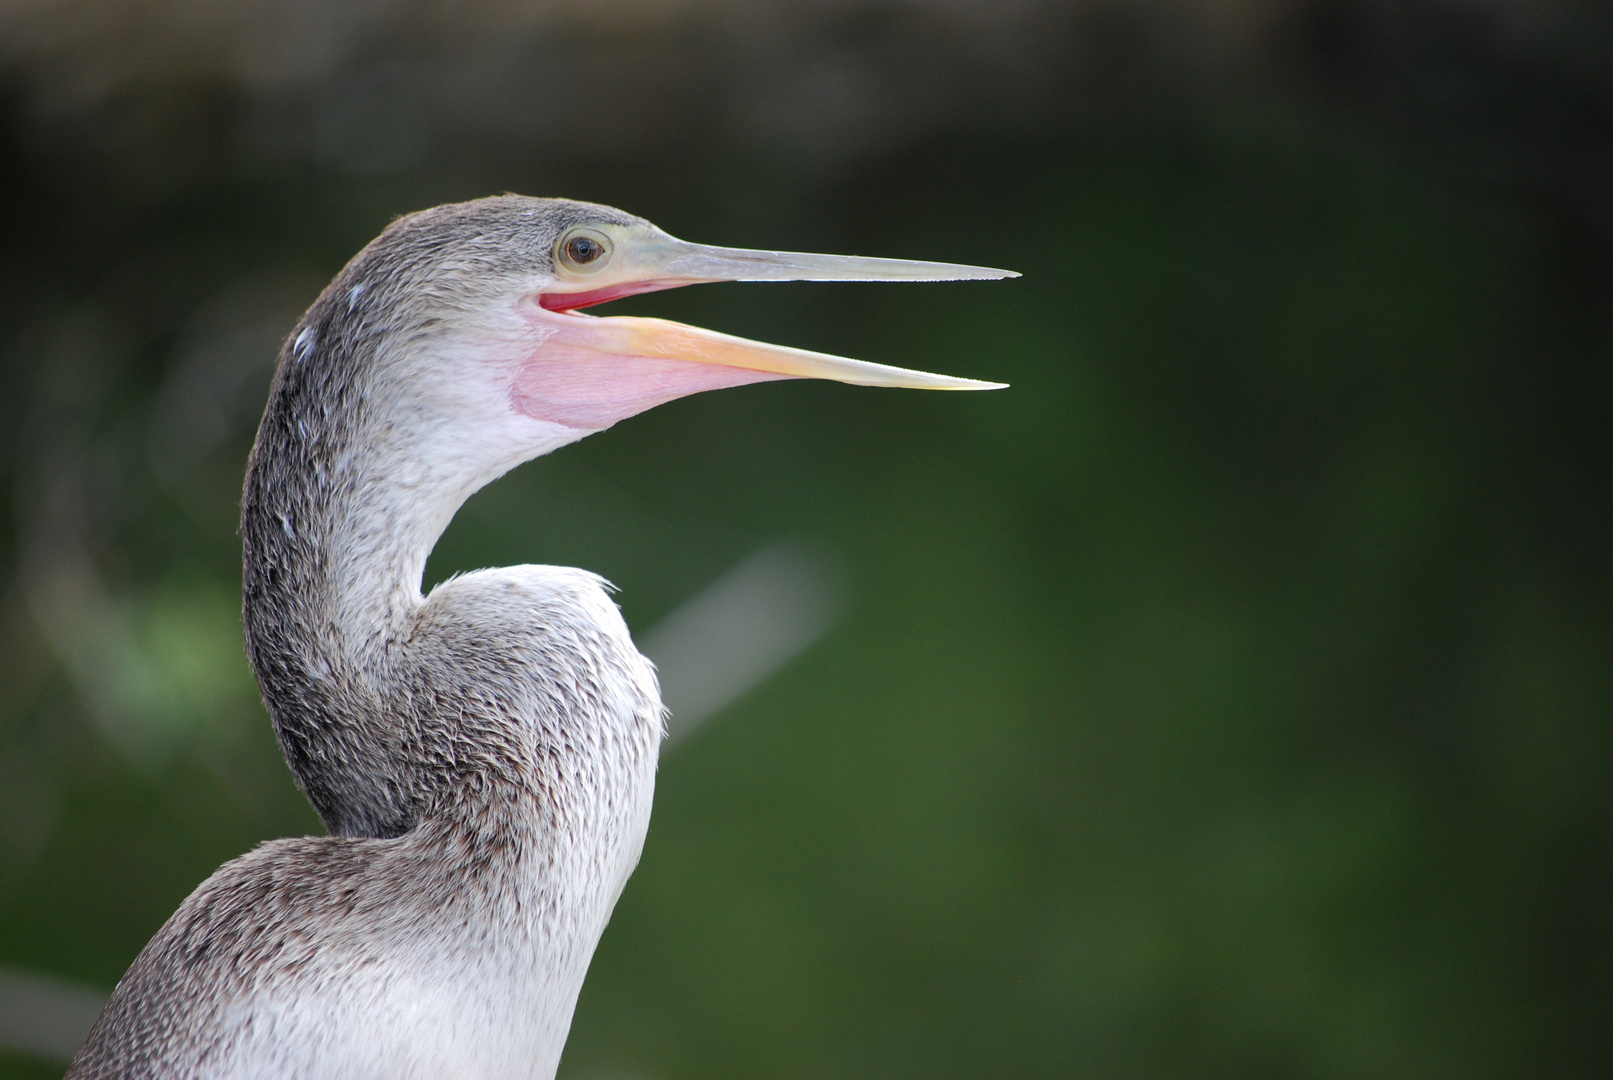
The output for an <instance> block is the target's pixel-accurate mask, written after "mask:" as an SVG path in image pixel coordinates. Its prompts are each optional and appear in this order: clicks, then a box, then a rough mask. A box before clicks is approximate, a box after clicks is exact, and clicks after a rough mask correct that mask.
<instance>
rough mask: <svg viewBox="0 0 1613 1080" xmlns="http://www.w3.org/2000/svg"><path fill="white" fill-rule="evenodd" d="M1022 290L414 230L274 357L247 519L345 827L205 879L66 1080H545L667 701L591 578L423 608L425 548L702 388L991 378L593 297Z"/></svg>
mask: <svg viewBox="0 0 1613 1080" xmlns="http://www.w3.org/2000/svg"><path fill="white" fill-rule="evenodd" d="M578 244H581V245H582V246H580V247H579V246H576V245H578ZM1004 276H1010V275H1009V274H1008V272H1006V271H1000V270H992V269H990V268H986V267H966V266H952V265H949V264H942V263H917V262H902V261H898V260H888V259H866V258H859V257H842V256H826V255H808V254H801V253H789V252H751V251H739V250H736V249H728V248H712V247H703V246H701V245H694V244H687V243H685V242H683V241H680V240H676V239H675V238H673V237H670V236H668V235H667V234H665V233H662V232H660V231H659V230H657V229H655V228H654V226H651V225H650V224H649V223H648V222H644V221H642V220H640V219H638V218H634V217H631V216H630V215H627V214H624V213H622V212H621V211H619V210H614V209H611V208H610V207H605V206H597V205H594V204H590V203H578V202H569V201H565V200H555V199H528V198H523V197H520V196H514V195H506V196H501V197H499V198H493V199H481V200H477V201H475V202H469V203H458V204H453V205H449V206H440V207H437V208H436V209H433V210H427V211H425V212H423V213H419V214H413V215H410V216H409V217H405V218H402V219H400V220H398V221H396V222H394V223H393V224H392V226H391V227H390V228H388V229H387V230H386V231H385V232H383V233H382V234H381V235H380V236H379V237H378V238H377V239H376V240H375V241H374V242H373V243H371V244H370V245H369V246H368V247H366V248H365V249H364V250H363V251H361V252H360V253H359V254H358V255H357V256H355V257H354V259H353V261H352V262H350V263H349V264H348V265H347V266H346V268H344V269H343V270H342V272H341V273H340V274H338V275H337V277H336V279H335V280H334V281H333V282H331V284H330V286H329V287H328V288H326V290H325V291H324V293H323V294H321V295H320V297H319V299H318V300H317V301H315V302H314V305H313V306H312V307H311V308H309V310H308V312H307V314H305V315H304V316H303V318H302V320H301V321H300V322H299V323H298V325H297V327H296V329H295V330H293V332H292V334H291V336H290V337H289V338H288V340H287V342H286V344H285V346H284V348H283V349H282V350H281V354H280V360H279V367H278V369H277V372H276V375H275V380H274V385H273V387H272V388H271V390H270V393H269V403H268V406H267V408H266V409H265V411H264V415H263V423H262V426H261V427H260V428H259V430H258V438H257V442H256V444H255V445H254V447H253V450H252V458H251V461H250V463H249V465H248V467H247V478H246V490H245V494H244V497H243V501H242V515H241V534H242V539H243V547H244V559H243V578H242V594H243V614H244V618H245V623H246V645H247V654H248V656H249V657H250V659H251V661H252V666H253V668H254V670H255V671H256V672H257V676H258V682H259V685H260V687H261V688H262V690H263V699H264V702H265V704H266V705H267V706H268V709H269V715H270V717H271V718H272V720H273V722H274V728H275V733H276V735H277V736H278V737H279V739H280V745H281V748H282V749H283V750H284V751H285V755H286V761H287V763H288V764H289V765H290V766H291V771H292V774H293V775H294V776H295V777H296V780H297V783H298V785H299V786H300V787H301V788H302V790H303V791H304V792H305V793H306V794H307V796H308V799H309V801H310V802H312V803H313V805H314V809H316V810H317V811H318V812H319V815H320V817H321V818H323V819H324V821H325V824H326V825H327V826H328V827H329V829H330V831H331V833H332V835H331V836H329V837H318V838H313V837H310V838H304V839H300V840H280V841H275V842H273V843H269V844H265V845H263V846H262V847H260V848H258V849H257V850H256V851H254V852H252V853H251V854H249V855H247V856H245V857H244V858H241V859H237V860H236V861H234V862H232V863H229V864H228V865H226V866H225V867H223V868H222V869H221V870H219V871H218V873H216V874H214V875H213V876H212V877H211V878H209V879H208V880H207V881H206V882H204V883H203V884H202V886H201V887H200V888H199V889H197V890H196V892H195V893H193V894H192V895H191V896H190V897H189V898H188V899H187V900H186V901H185V902H184V904H182V905H181V906H180V909H179V911H178V912H177V913H176V914H175V915H174V916H173V918H171V919H170V920H169V921H168V923H167V924H166V925H165V926H164V927H163V928H162V929H161V930H160V931H159V932H158V933H157V936H156V937H155V938H153V939H152V941H151V943H150V944H149V945H148V946H147V947H146V948H145V950H144V951H143V952H141V954H140V956H139V957H138V958H136V960H135V962H134V965H133V967H131V968H130V970H129V973H128V974H127V975H126V976H125V977H124V979H123V981H122V982H121V983H119V985H118V988H117V990H116V991H115V992H114V993H113V995H112V1000H111V1002H110V1004H109V1005H108V1006H107V1008H106V1011H105V1013H104V1014H103V1015H102V1017H101V1019H100V1020H99V1022H98V1023H97V1024H96V1025H95V1028H94V1030H93V1031H92V1032H91V1034H90V1037H89V1040H88V1041H87V1042H86V1043H85V1045H84V1047H83V1049H82V1050H81V1051H80V1053H79V1055H78V1057H77V1058H76V1059H75V1061H74V1063H73V1066H72V1068H71V1069H70V1071H69V1073H68V1076H69V1077H70V1078H73V1080H92V1078H93V1080H100V1078H111V1077H120V1078H131V1080H136V1078H153V1080H154V1078H159V1077H161V1078H172V1080H202V1078H207V1080H224V1078H230V1080H248V1078H264V1080H267V1078H270V1077H297V1078H300V1080H324V1078H329V1080H338V1078H341V1080H383V1078H387V1080H401V1078H410V1077H420V1078H425V1077H461V1076H462V1077H477V1078H480V1080H506V1078H508V1080H516V1078H521V1080H550V1078H552V1077H553V1075H554V1072H555V1067H556V1065H557V1063H558V1061H559V1058H560V1051H561V1048H562V1046H563V1045H564V1044H565V1036H566V1031H567V1029H568V1028H569V1027H570V1024H571V1014H572V1009H573V1008H574V1006H575V1004H576V1000H577V993H578V991H579V990H580V988H581V986H582V980H583V976H584V974H585V972H586V971H587V967H588V961H589V959H590V958H591V956H592V955H593V951H594V946H595V945H596V944H597V942H598V940H599V935H600V933H601V932H602V931H603V930H604V927H605V923H606V921H607V920H608V919H609V918H610V913H611V909H612V908H613V907H614V905H615V903H616V898H617V896H618V895H619V894H620V893H621V890H622V887H623V885H624V884H625V883H626V881H627V878H628V875H629V874H631V873H632V870H633V867H634V865H635V864H636V863H637V861H638V856H639V851H640V849H641V847H642V845H643V842H644V834H645V830H646V829H647V827H648V825H649V815H650V801H651V795H652V792H653V788H654V780H655V763H656V756H657V751H658V748H659V745H660V739H661V735H662V731H663V727H662V719H663V716H662V713H663V710H662V708H661V701H660V695H659V691H658V689H657V686H656V681H655V673H654V671H653V669H652V668H651V666H650V664H649V662H648V661H646V660H645V659H644V658H643V657H642V656H640V655H639V654H638V652H637V650H636V649H634V647H633V643H632V641H631V639H630V638H629V636H628V633H627V627H626V626H625V625H624V624H623V622H622V618H621V614H620V612H618V611H617V609H616V607H615V605H614V604H613V603H612V602H611V600H610V598H609V596H608V595H607V592H606V588H605V584H604V582H602V581H601V580H600V579H598V578H596V577H594V576H593V575H591V574H587V573H585V572H583V571H580V570H567V569H561V568H556V567H542V566H519V567H511V568H507V569H503V570H483V571H478V572H477V573H474V574H466V575H464V576H463V577H459V578H455V579H453V580H451V581H448V582H445V583H444V584H442V585H439V586H438V587H437V588H436V589H434V590H433V591H432V593H431V595H430V596H429V597H427V596H422V595H421V592H420V583H421V574H422V571H423V570H424V567H425V562H426V557H427V555H429V554H430V552H431V548H432V546H433V545H434V544H435V543H436V542H437V538H438V537H439V536H440V535H441V534H442V531H443V529H444V528H446V527H447V525H448V522H449V519H451V518H452V517H453V515H454V513H455V511H457V510H458V508H459V507H460V505H461V504H463V502H464V501H465V499H466V498H468V497H469V496H470V495H471V493H472V492H474V491H475V490H476V489H477V488H480V487H481V486H483V485H484V484H486V483H488V482H489V481H491V480H492V479H494V478H495V477H497V476H499V475H501V474H502V473H504V472H505V471H507V470H508V469H510V468H512V467H513V466H515V465H517V464H519V463H520V462H522V461H526V460H528V459H530V458H533V457H536V456H538V455H539V454H544V453H547V452H549V451H550V450H553V449H555V448H557V447H560V446H563V445H565V444H566V443H569V442H573V441H575V440H577V439H580V438H582V437H584V436H585V435H588V434H590V433H591V432H593V431H598V430H601V429H603V428H606V427H609V426H610V425H611V424H613V423H615V422H616V421H617V420H620V419H622V418H624V417H626V416H631V415H633V414H634V413H637V412H641V411H643V410H644V409H647V408H651V407H653V406H654V405H656V404H659V403H661V402H664V401H670V400H672V399H673V398H676V397H681V396H683V395H685V394H690V393H696V392H699V391H702V390H710V389H716V388H719V387H723V386H737V385H741V384H743V383H747V382H756V381H759V380H763V379H776V378H832V379H840V380H842V381H846V382H853V383H861V384H865V385H878V386H909V387H922V388H930V389H950V390H977V389H989V388H992V387H995V386H997V385H998V384H995V383H983V382H978V381H975V380H970V379H957V378H952V377H949V376H943V375H932V374H929V373H925V372H915V371H907V370H904V369H901V368H892V367H886V366H884V365H879V364H869V363H865V362H862V361H858V360H848V359H846V358H844V357H834V356H826V355H824V354H821V353H810V352H806V351H803V350H797V349H787V348H783V347H781V346H772V345H763V344H761V343H758V342H747V341H744V340H743V339H738V338H732V337H728V336H726V335H722V334H715V333H712V332H710V331H702V330H698V329H697V328H693V327H686V326H680V325H678V324H676V323H667V322H663V321H659V320H647V319H633V318H615V319H590V318H587V317H585V316H581V315H577V314H574V313H571V309H574V308H577V307H581V306H585V305H587V304H590V303H595V302H600V301H602V300H605V299H610V298H614V297H616V296H621V295H627V294H630V293H632V292H639V291H645V290H649V289H657V288H670V287H676V286H678V285H684V284H691V283H694V282H699V281H717V280H748V281H763V280H767V281H777V280H802V279H811V280H849V279H864V280H915V281H935V280H951V279H956V278H996V277H1004Z"/></svg>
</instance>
